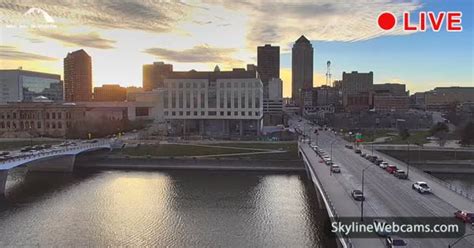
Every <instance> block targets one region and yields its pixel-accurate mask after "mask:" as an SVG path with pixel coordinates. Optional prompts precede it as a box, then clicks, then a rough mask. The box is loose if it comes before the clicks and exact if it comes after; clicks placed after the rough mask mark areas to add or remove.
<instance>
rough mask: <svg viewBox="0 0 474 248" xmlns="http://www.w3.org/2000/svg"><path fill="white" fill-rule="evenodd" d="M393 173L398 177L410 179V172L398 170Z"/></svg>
mask: <svg viewBox="0 0 474 248" xmlns="http://www.w3.org/2000/svg"><path fill="white" fill-rule="evenodd" d="M393 175H394V176H395V177H396V178H398V179H408V174H407V173H406V172H405V171H404V170H397V171H395V173H393Z"/></svg>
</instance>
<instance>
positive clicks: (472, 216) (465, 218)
mask: <svg viewBox="0 0 474 248" xmlns="http://www.w3.org/2000/svg"><path fill="white" fill-rule="evenodd" d="M454 217H456V218H457V219H460V220H461V221H462V222H464V223H471V224H472V223H474V213H469V212H467V211H461V210H458V211H456V212H455V213H454Z"/></svg>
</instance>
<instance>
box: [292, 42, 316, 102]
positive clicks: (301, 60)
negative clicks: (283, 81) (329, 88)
mask: <svg viewBox="0 0 474 248" xmlns="http://www.w3.org/2000/svg"><path fill="white" fill-rule="evenodd" d="M291 58H292V60H291V78H292V81H291V89H292V98H293V101H295V102H296V103H298V104H300V101H299V97H300V94H301V92H300V90H307V89H311V88H313V46H312V45H311V42H309V40H308V39H306V37H305V36H304V35H302V36H301V37H300V38H299V39H298V40H296V42H295V44H294V45H293V49H292V54H291Z"/></svg>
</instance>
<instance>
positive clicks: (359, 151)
mask: <svg viewBox="0 0 474 248" xmlns="http://www.w3.org/2000/svg"><path fill="white" fill-rule="evenodd" d="M354 152H355V153H362V151H361V150H360V149H355V150H354Z"/></svg>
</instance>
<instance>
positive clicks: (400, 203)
mask: <svg viewBox="0 0 474 248" xmlns="http://www.w3.org/2000/svg"><path fill="white" fill-rule="evenodd" d="M304 124H305V121H304V120H303V121H301V122H298V121H292V122H290V125H292V126H295V127H296V126H298V125H299V126H300V127H304ZM301 129H303V128H301ZM306 130H308V132H307V134H309V133H311V134H312V137H311V138H312V140H313V143H315V142H316V141H317V143H318V146H319V147H320V148H322V149H323V150H325V151H327V152H328V153H329V152H330V150H331V149H330V144H331V143H332V142H334V143H333V152H332V153H333V155H332V156H333V161H334V162H335V163H336V164H338V165H340V167H341V172H342V173H341V174H332V175H331V177H333V180H334V181H337V182H338V184H339V186H341V187H342V188H344V189H345V190H346V193H347V194H345V196H340V195H339V196H338V197H347V198H348V204H349V205H351V207H353V208H357V211H356V212H360V205H358V204H352V203H353V202H354V201H353V200H352V199H351V198H350V192H351V191H352V190H353V189H361V176H362V170H363V169H364V168H367V167H368V166H369V167H368V169H367V170H366V172H365V185H364V187H365V196H366V199H367V200H366V201H365V203H364V210H365V211H364V212H365V215H366V216H374V217H375V216H377V217H402V216H403V217H453V213H454V212H455V211H456V210H458V208H456V207H455V206H453V204H454V203H450V201H449V200H445V199H442V198H440V197H439V196H438V195H437V194H436V193H437V192H436V190H434V192H433V194H423V195H422V194H419V193H418V192H416V191H414V190H412V188H411V185H412V184H413V182H414V181H418V180H420V179H418V178H414V177H415V176H412V177H411V178H410V180H399V179H397V178H396V177H394V176H393V175H391V174H389V173H387V172H385V170H382V169H380V168H379V167H378V166H376V165H374V164H372V163H371V162H369V161H367V160H366V159H364V158H362V157H360V155H359V154H356V153H354V151H353V150H351V149H347V148H345V147H344V145H345V144H347V142H346V141H344V140H343V139H342V138H340V137H338V136H336V135H335V134H334V133H333V132H330V131H319V135H317V137H316V135H315V134H313V130H314V129H312V128H310V126H309V125H306ZM364 152H369V151H364ZM452 194H455V193H454V192H452ZM466 201H467V205H471V204H470V203H472V205H471V206H472V208H471V209H467V210H470V211H472V210H474V203H473V202H472V201H469V200H467V199H466ZM454 205H456V204H454ZM465 205H466V204H465V203H464V206H465ZM453 218H454V217H453ZM468 232H469V233H472V232H473V230H472V229H470V228H469V230H468ZM453 241H455V239H408V240H407V242H408V243H409V247H448V245H449V244H450V243H452V242H453ZM381 244H382V242H381ZM455 247H474V237H472V236H471V237H468V238H467V239H464V240H462V241H461V242H459V243H458V244H457V245H456V246H455Z"/></svg>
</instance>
